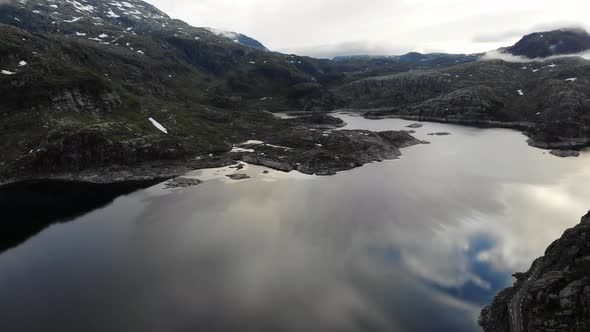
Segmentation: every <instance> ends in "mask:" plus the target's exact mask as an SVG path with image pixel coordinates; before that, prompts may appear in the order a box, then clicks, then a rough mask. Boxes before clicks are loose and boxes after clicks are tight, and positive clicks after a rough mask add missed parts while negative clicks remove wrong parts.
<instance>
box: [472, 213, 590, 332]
mask: <svg viewBox="0 0 590 332" xmlns="http://www.w3.org/2000/svg"><path fill="white" fill-rule="evenodd" d="M589 236H590V213H588V215H586V216H585V217H583V218H582V222H581V223H580V224H579V225H577V226H576V227H574V228H572V229H569V230H567V231H566V232H565V233H564V234H563V236H562V237H561V238H560V239H559V240H557V241H555V242H554V243H553V244H551V246H549V248H548V249H547V251H546V252H545V256H543V257H542V258H539V259H538V260H537V261H536V262H535V263H534V264H533V267H534V268H533V267H531V269H530V270H529V271H528V272H526V273H517V274H515V275H514V276H515V277H516V279H517V281H516V283H515V284H514V286H513V287H510V288H508V289H505V290H504V291H502V292H500V294H498V296H497V297H496V298H495V299H494V302H493V303H492V304H491V305H490V306H489V307H487V308H485V309H483V311H482V313H481V317H480V325H481V326H482V327H483V329H484V331H486V332H509V331H511V328H510V325H511V324H512V317H514V316H513V315H511V313H510V312H509V310H508V308H509V302H510V300H511V299H512V298H513V296H515V294H516V292H517V291H518V290H519V289H522V288H523V287H524V285H525V282H526V281H527V280H529V279H530V281H529V284H528V285H527V288H526V292H525V293H524V296H523V297H522V306H521V308H520V309H519V310H521V311H522V322H520V323H521V324H522V326H523V328H522V331H536V332H549V331H551V332H553V331H572V332H574V331H575V332H582V331H590V241H589ZM533 271H534V272H533Z"/></svg>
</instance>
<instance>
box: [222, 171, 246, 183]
mask: <svg viewBox="0 0 590 332" xmlns="http://www.w3.org/2000/svg"><path fill="white" fill-rule="evenodd" d="M226 176H227V177H228V178H230V179H232V180H235V181H239V180H246V179H249V178H250V176H248V175H247V174H241V173H236V174H229V175H226Z"/></svg>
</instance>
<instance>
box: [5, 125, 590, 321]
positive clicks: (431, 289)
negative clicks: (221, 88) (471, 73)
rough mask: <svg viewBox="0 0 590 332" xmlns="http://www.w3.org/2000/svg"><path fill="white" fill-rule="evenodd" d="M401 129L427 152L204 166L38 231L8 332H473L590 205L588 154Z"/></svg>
mask: <svg viewBox="0 0 590 332" xmlns="http://www.w3.org/2000/svg"><path fill="white" fill-rule="evenodd" d="M338 116H339V117H340V118H342V119H343V120H344V121H345V122H346V123H348V126H347V127H346V128H344V129H367V130H375V131H379V130H400V129H408V130H409V128H405V127H406V126H408V125H410V124H412V123H414V122H411V121H405V120H400V119H383V120H367V119H363V118H361V117H358V116H355V115H349V114H339V115H338ZM413 130H415V131H416V133H415V134H414V136H416V137H417V138H419V139H422V140H427V141H430V142H431V144H429V145H418V146H413V147H410V148H407V149H403V150H402V153H403V156H402V157H401V158H400V159H399V160H392V161H385V162H381V163H373V164H369V165H365V166H363V167H360V168H356V169H353V170H351V171H347V172H341V173H339V174H337V175H335V176H329V177H317V176H308V175H304V174H300V173H297V172H292V173H289V174H286V173H281V172H277V171H273V170H269V171H270V172H269V173H268V174H263V172H264V171H265V170H268V169H267V168H265V167H259V166H252V165H246V168H244V169H242V170H239V171H236V170H235V169H232V168H229V167H226V168H221V169H210V170H200V171H195V172H192V173H190V174H189V175H188V176H190V177H195V178H198V179H200V180H204V183H203V184H201V185H198V186H194V187H188V188H182V189H166V187H165V185H164V184H159V185H156V186H153V187H151V188H149V189H146V190H140V191H137V192H135V193H132V194H130V195H127V196H122V197H119V198H117V199H115V200H114V201H113V202H111V203H109V204H108V205H107V206H103V207H100V208H98V209H95V210H92V211H88V213H86V214H85V215H83V216H79V217H75V218H74V219H73V220H71V221H70V222H68V223H60V224H55V225H53V226H50V227H49V228H47V229H45V230H44V231H42V232H41V233H39V234H38V235H35V236H34V237H32V238H30V239H29V240H28V241H26V242H24V243H22V244H20V245H19V246H17V247H15V248H13V249H10V250H7V251H4V252H3V253H0V321H1V322H2V326H3V330H4V329H6V330H7V331H50V330H60V331H177V330H182V331H185V330H186V331H194V330H197V331H201V330H203V331H254V330H255V331H261V330H271V331H287V330H288V331H333V330H338V331H479V328H478V327H477V316H478V314H479V310H480V309H481V307H482V306H484V305H486V304H487V303H488V302H489V301H490V300H491V298H492V297H493V295H494V294H495V293H496V292H497V291H498V290H500V289H502V288H504V287H506V286H508V285H509V284H511V283H512V277H511V274H512V273H514V272H516V271H523V270H526V269H528V267H529V266H530V263H531V262H532V260H533V259H534V258H536V257H538V256H541V255H542V254H543V252H544V250H545V248H546V247H547V246H548V245H549V244H550V243H551V242H552V241H554V240H555V239H557V238H558V237H559V236H560V235H561V234H562V233H563V231H564V230H565V229H567V228H569V227H572V226H573V225H575V224H576V223H577V222H578V220H579V219H580V217H581V216H582V215H584V214H585V213H586V212H587V210H588V209H589V208H590V206H588V205H587V203H588V202H589V201H590V187H588V186H587V185H586V184H587V183H590V166H589V165H590V163H589V162H590V154H588V153H583V154H582V156H581V157H579V158H568V159H561V158H557V157H554V156H552V155H550V154H549V153H548V151H545V150H540V149H536V148H531V147H529V146H528V145H527V144H526V137H525V136H524V135H522V134H521V133H519V132H517V131H513V130H507V129H477V128H468V127H461V126H455V125H447V124H438V123H423V127H422V128H417V129H413ZM434 132H449V133H451V135H449V136H430V135H428V134H429V133H434ZM235 172H237V173H244V174H248V175H249V176H251V178H250V179H246V180H241V181H234V180H231V179H229V178H227V177H226V175H227V174H232V173H235ZM56 185H59V184H56ZM30 204H31V206H32V207H34V206H35V202H30ZM21 222H22V223H27V222H30V220H22V221H21Z"/></svg>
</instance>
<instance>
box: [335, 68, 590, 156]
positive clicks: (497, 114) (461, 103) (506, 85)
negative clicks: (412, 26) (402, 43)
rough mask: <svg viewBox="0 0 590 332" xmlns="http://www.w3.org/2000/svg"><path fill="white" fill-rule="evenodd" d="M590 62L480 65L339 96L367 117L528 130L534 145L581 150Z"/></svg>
mask: <svg viewBox="0 0 590 332" xmlns="http://www.w3.org/2000/svg"><path fill="white" fill-rule="evenodd" d="M589 75H590V62H589V61H587V60H584V59H582V58H560V59H554V60H550V61H531V62H528V63H509V62H505V61H500V60H491V61H477V62H472V63H467V64H462V65H457V66H452V67H448V68H444V69H438V70H414V71H408V72H404V73H398V74H395V75H386V76H377V77H370V78H365V79H362V80H358V81H355V82H351V83H348V84H345V85H343V86H341V87H339V88H338V89H336V90H335V91H336V94H337V95H338V96H340V97H341V98H342V99H343V100H345V102H346V104H347V105H348V106H349V107H352V108H360V109H376V110H373V111H370V112H368V113H366V114H365V116H367V117H373V118H378V117H387V116H397V117H405V118H409V119H416V120H431V121H443V122H454V123H461V124H468V125H483V126H506V127H514V128H518V129H522V130H526V131H527V132H528V134H529V136H531V138H532V141H531V144H533V145H536V146H540V147H546V148H572V147H576V146H584V145H586V144H587V143H588V138H589V137H590V79H589V78H590V77H589Z"/></svg>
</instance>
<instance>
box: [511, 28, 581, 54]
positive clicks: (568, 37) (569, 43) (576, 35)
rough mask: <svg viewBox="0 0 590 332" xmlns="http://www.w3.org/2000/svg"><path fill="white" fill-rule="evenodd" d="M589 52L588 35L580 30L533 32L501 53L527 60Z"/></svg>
mask: <svg viewBox="0 0 590 332" xmlns="http://www.w3.org/2000/svg"><path fill="white" fill-rule="evenodd" d="M587 50H590V35H589V34H588V32H586V31H584V30H582V29H559V30H553V31H545V32H535V33H531V34H528V35H526V36H524V37H523V38H522V39H521V40H520V41H518V42H517V43H516V44H514V45H513V46H511V47H508V48H505V49H503V51H505V52H507V53H510V54H512V55H516V56H524V57H527V58H529V59H535V58H546V57H549V56H555V55H565V54H575V53H580V52H583V51H587Z"/></svg>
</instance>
